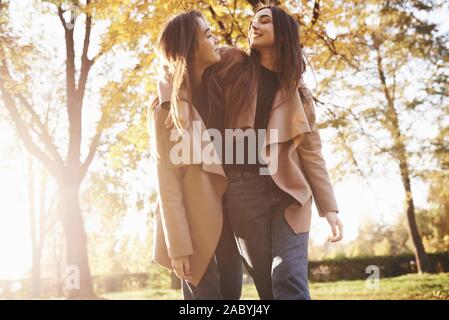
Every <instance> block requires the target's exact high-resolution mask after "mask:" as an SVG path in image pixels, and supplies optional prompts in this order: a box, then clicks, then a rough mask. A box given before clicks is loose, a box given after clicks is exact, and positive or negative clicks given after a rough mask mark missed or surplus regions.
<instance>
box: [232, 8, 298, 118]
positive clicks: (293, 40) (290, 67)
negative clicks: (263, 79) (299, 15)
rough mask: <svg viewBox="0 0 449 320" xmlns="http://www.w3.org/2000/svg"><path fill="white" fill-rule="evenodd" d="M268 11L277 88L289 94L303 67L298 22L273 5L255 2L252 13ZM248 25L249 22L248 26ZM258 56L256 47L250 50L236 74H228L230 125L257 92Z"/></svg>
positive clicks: (293, 88)
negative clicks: (272, 37)
mask: <svg viewBox="0 0 449 320" xmlns="http://www.w3.org/2000/svg"><path fill="white" fill-rule="evenodd" d="M266 8H268V9H270V10H271V13H272V21H273V29H274V38H275V45H274V48H275V49H274V50H276V57H277V61H276V65H275V67H276V71H278V72H279V74H280V88H283V89H286V90H287V92H288V93H289V94H291V93H293V92H294V90H297V88H298V86H299V83H300V81H301V77H302V75H303V73H304V71H305V69H306V63H305V59H304V54H303V50H302V47H301V42H300V35H299V24H298V22H297V21H296V20H295V19H294V18H293V17H292V16H291V15H290V14H288V13H287V12H286V11H285V10H284V9H282V8H281V7H278V6H276V5H270V4H268V5H267V4H259V5H258V6H257V7H256V9H255V10H254V14H256V13H257V12H259V11H260V10H263V9H266ZM250 28H251V25H250ZM260 65H261V64H260V56H259V53H258V51H257V50H256V49H251V51H250V54H249V56H247V57H246V59H245V60H244V62H243V63H242V65H241V66H240V67H239V69H238V70H234V72H237V74H238V75H230V76H229V77H230V81H228V82H230V84H229V85H230V96H229V97H227V99H228V103H227V114H226V121H227V123H228V124H230V125H231V126H232V125H233V124H234V123H235V121H236V119H237V117H238V115H239V114H240V113H241V108H249V107H250V101H252V99H253V98H254V95H255V94H256V91H257V84H258V79H259V73H260Z"/></svg>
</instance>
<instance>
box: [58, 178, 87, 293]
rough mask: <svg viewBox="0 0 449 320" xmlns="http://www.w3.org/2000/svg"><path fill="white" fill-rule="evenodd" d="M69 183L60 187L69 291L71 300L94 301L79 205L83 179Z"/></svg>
mask: <svg viewBox="0 0 449 320" xmlns="http://www.w3.org/2000/svg"><path fill="white" fill-rule="evenodd" d="M67 180H68V181H63V183H62V184H61V185H60V186H59V187H60V188H59V192H60V202H59V215H60V218H61V222H62V226H63V229H64V235H65V240H66V246H67V269H66V273H65V277H66V279H65V289H66V290H67V293H68V298H69V299H93V298H95V294H94V291H93V286H92V279H91V274H90V269H89V260H88V254H87V237H86V231H85V229H84V222H83V217H82V213H81V206H80V202H79V190H80V180H78V179H76V180H77V181H75V182H74V181H73V179H67Z"/></svg>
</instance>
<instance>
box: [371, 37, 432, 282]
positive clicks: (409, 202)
mask: <svg viewBox="0 0 449 320" xmlns="http://www.w3.org/2000/svg"><path fill="white" fill-rule="evenodd" d="M373 42H374V43H375V48H376V52H377V71H378V75H379V80H380V82H381V84H382V89H383V91H384V95H385V100H386V102H387V103H386V106H387V109H386V113H385V114H386V116H387V118H388V120H389V122H388V123H387V129H388V131H389V132H390V134H391V137H392V139H393V144H394V146H393V154H394V156H395V158H396V160H397V161H398V163H399V170H400V174H401V179H402V186H403V188H404V191H405V199H406V200H405V209H406V213H407V222H408V226H409V234H410V237H411V238H412V241H413V247H414V252H415V260H416V267H417V269H418V272H420V273H421V272H430V263H429V257H428V256H427V253H426V251H425V249H424V245H423V243H422V239H421V236H420V234H419V230H418V226H417V224H416V216H415V206H414V202H413V193H412V189H411V183H410V170H409V167H408V162H407V159H408V156H407V148H406V145H405V142H404V135H403V133H402V131H401V128H400V126H399V116H398V113H397V111H396V108H395V100H394V99H395V98H394V94H392V93H391V89H390V87H389V86H388V85H387V80H386V75H385V72H384V68H383V63H382V56H381V54H380V49H379V48H380V43H381V41H380V40H379V39H378V38H376V37H375V36H374V38H373ZM392 91H393V92H394V88H393V90H392Z"/></svg>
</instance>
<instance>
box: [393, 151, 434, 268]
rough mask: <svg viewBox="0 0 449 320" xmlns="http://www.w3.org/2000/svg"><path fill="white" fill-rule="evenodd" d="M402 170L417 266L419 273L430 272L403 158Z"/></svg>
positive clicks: (406, 167) (408, 220)
mask: <svg viewBox="0 0 449 320" xmlns="http://www.w3.org/2000/svg"><path fill="white" fill-rule="evenodd" d="M399 167H400V170H401V178H402V185H403V187H404V191H405V195H406V201H405V209H406V213H407V222H408V227H409V234H410V237H411V239H412V241H413V248H414V253H415V260H416V267H417V269H418V272H419V273H422V272H430V271H431V268H430V262H429V257H428V255H427V253H426V250H425V249H424V245H423V243H422V239H421V236H420V234H419V230H418V226H417V224H416V215H415V205H414V202H413V194H412V189H411V184H410V176H409V172H408V165H407V162H406V161H405V159H403V160H402V161H401V163H400V165H399Z"/></svg>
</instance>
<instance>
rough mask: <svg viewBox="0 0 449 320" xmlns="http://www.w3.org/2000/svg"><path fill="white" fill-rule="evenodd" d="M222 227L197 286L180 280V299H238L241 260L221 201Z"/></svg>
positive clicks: (224, 206) (240, 292)
mask: <svg viewBox="0 0 449 320" xmlns="http://www.w3.org/2000/svg"><path fill="white" fill-rule="evenodd" d="M223 208H224V214H223V229H222V232H221V237H220V240H219V242H218V245H217V249H216V250H215V256H213V257H212V259H211V261H210V263H209V265H208V267H207V269H206V272H205V273H204V275H203V278H202V279H201V281H200V283H199V284H198V286H196V287H195V286H194V285H192V284H191V283H189V282H187V281H185V280H183V281H182V292H183V295H184V300H221V299H224V300H239V299H240V296H241V294H242V277H243V272H242V259H241V257H240V253H239V250H238V248H237V243H236V239H235V237H234V233H233V232H232V228H231V224H230V222H229V217H228V215H227V213H226V212H227V210H226V203H225V202H224V201H223Z"/></svg>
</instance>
